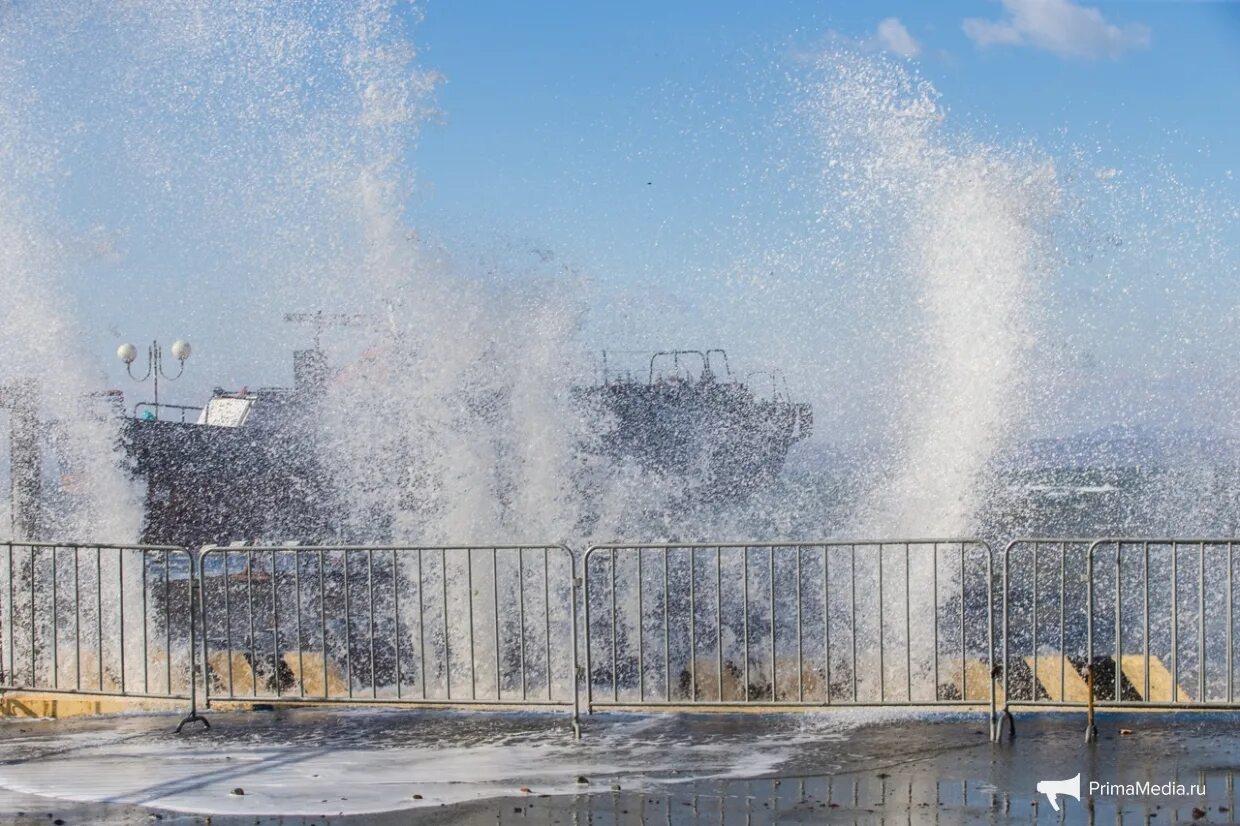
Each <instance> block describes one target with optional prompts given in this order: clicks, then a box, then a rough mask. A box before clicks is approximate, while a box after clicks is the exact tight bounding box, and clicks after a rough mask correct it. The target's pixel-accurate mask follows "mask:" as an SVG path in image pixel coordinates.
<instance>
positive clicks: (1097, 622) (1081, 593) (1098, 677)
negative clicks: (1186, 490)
mask: <svg viewBox="0 0 1240 826" xmlns="http://www.w3.org/2000/svg"><path fill="white" fill-rule="evenodd" d="M1238 544H1240V540H1233V539H1170V538H1169V539H1144V538H1132V539H1128V538H1114V539H1079V538H1078V539H1021V540H1016V541H1013V542H1012V543H1010V544H1009V545H1008V546H1007V548H1006V549H1005V551H1004V558H1003V565H1002V568H1001V575H1002V578H1003V589H1002V590H1003V623H1002V625H1003V629H1004V633H1003V653H1002V655H1001V667H1002V671H1003V682H1002V690H1001V695H1002V696H1001V703H1002V705H1003V716H1004V717H1005V718H1006V719H1007V721H1008V727H1009V731H1011V732H1014V730H1015V726H1014V722H1013V720H1012V716H1011V709H1013V708H1020V707H1037V706H1044V707H1056V708H1082V709H1085V710H1087V712H1088V722H1087V730H1086V736H1087V737H1089V738H1093V737H1095V736H1096V728H1095V726H1094V719H1093V718H1094V709H1095V708H1096V707H1100V708H1109V709H1135V708H1161V709H1176V708H1183V709H1207V708H1226V709H1235V708H1240V703H1237V702H1236V690H1235V687H1236V686H1235V684H1236V675H1235V669H1234V651H1235V623H1234V608H1233V604H1234V600H1233V592H1234V589H1235V588H1234V580H1235V577H1234V573H1235V552H1236V547H1237V545H1238Z"/></svg>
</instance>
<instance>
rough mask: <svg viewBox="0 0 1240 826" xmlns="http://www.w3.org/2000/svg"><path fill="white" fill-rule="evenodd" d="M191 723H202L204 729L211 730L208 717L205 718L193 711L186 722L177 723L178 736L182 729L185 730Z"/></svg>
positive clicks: (186, 718)
mask: <svg viewBox="0 0 1240 826" xmlns="http://www.w3.org/2000/svg"><path fill="white" fill-rule="evenodd" d="M189 723H202V725H203V727H204V728H211V723H210V722H208V721H207V718H206V717H203V716H202V715H201V714H199V713H198V712H197V711H191V712H190V713H189V714H188V715H187V716H186V717H185V719H184V720H182V721H181V722H180V723H177V734H180V733H181V729H183V728H185V726H186V725H188V724H189Z"/></svg>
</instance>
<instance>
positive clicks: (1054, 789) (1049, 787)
mask: <svg viewBox="0 0 1240 826" xmlns="http://www.w3.org/2000/svg"><path fill="white" fill-rule="evenodd" d="M1038 794H1044V795H1046V799H1047V800H1049V801H1050V802H1051V808H1052V809H1054V810H1055V811H1059V799H1058V798H1059V795H1061V794H1066V795H1068V796H1069V797H1075V798H1076V802H1077V803H1080V802H1081V775H1080V773H1079V772H1078V773H1077V775H1076V777H1070V778H1068V779H1067V780H1039V781H1038Z"/></svg>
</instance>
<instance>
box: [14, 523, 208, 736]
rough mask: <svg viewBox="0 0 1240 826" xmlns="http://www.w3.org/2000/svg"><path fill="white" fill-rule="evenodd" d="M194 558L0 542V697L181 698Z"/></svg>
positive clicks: (153, 550) (166, 551)
mask: <svg viewBox="0 0 1240 826" xmlns="http://www.w3.org/2000/svg"><path fill="white" fill-rule="evenodd" d="M195 581H196V578H195V571H194V558H193V556H192V555H191V554H190V553H189V552H187V551H186V550H185V549H184V548H177V547H166V546H153V545H100V544H75V543H63V542H61V543H53V542H3V543H0V693H6V692H13V691H20V692H33V693H36V694H39V695H58V696H59V695H81V696H86V697H90V698H95V699H96V701H99V700H101V699H102V698H108V697H125V698H138V699H145V700H160V701H169V700H174V701H187V702H188V703H189V711H188V714H187V715H186V716H185V718H184V719H183V720H182V721H181V724H180V725H179V726H178V727H177V730H178V731H180V730H181V727H183V726H184V725H185V724H186V723H188V722H191V721H200V722H203V723H205V722H206V721H205V720H203V718H202V717H200V716H199V715H198V691H197V684H196V681H195V679H194V673H195V669H194V661H195V651H196V649H197V630H198V629H197V623H196V622H195V619H194V611H193V607H192V601H193V595H194V583H195Z"/></svg>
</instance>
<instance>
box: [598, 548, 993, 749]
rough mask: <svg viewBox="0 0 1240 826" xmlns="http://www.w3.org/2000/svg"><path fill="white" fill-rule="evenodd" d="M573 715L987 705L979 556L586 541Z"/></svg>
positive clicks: (987, 626)
mask: <svg viewBox="0 0 1240 826" xmlns="http://www.w3.org/2000/svg"><path fill="white" fill-rule="evenodd" d="M583 574H584V586H585V588H584V601H585V606H584V610H585V640H584V646H585V660H586V710H587V712H592V711H593V710H594V709H596V708H603V707H622V706H694V707H733V706H760V707H766V706H772V707H777V706H818V707H821V706H834V705H849V706H867V705H884V706H929V705H955V706H974V707H978V706H987V707H989V708H990V711H991V722H992V726H993V724H994V721H995V719H996V718H995V714H994V711H995V707H994V692H993V685H992V669H991V662H992V651H993V650H994V640H995V637H994V628H993V617H994V610H993V596H992V582H993V576H992V571H991V552H990V549H989V548H988V547H987V546H986V545H985V544H984V543H982V542H978V541H975V540H958V539H953V540H935V539H929V540H898V541H858V542H811V543H715V544H643V545H597V546H594V547H592V548H590V549H589V550H588V551H587V552H586V555H585V559H584V568H583Z"/></svg>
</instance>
